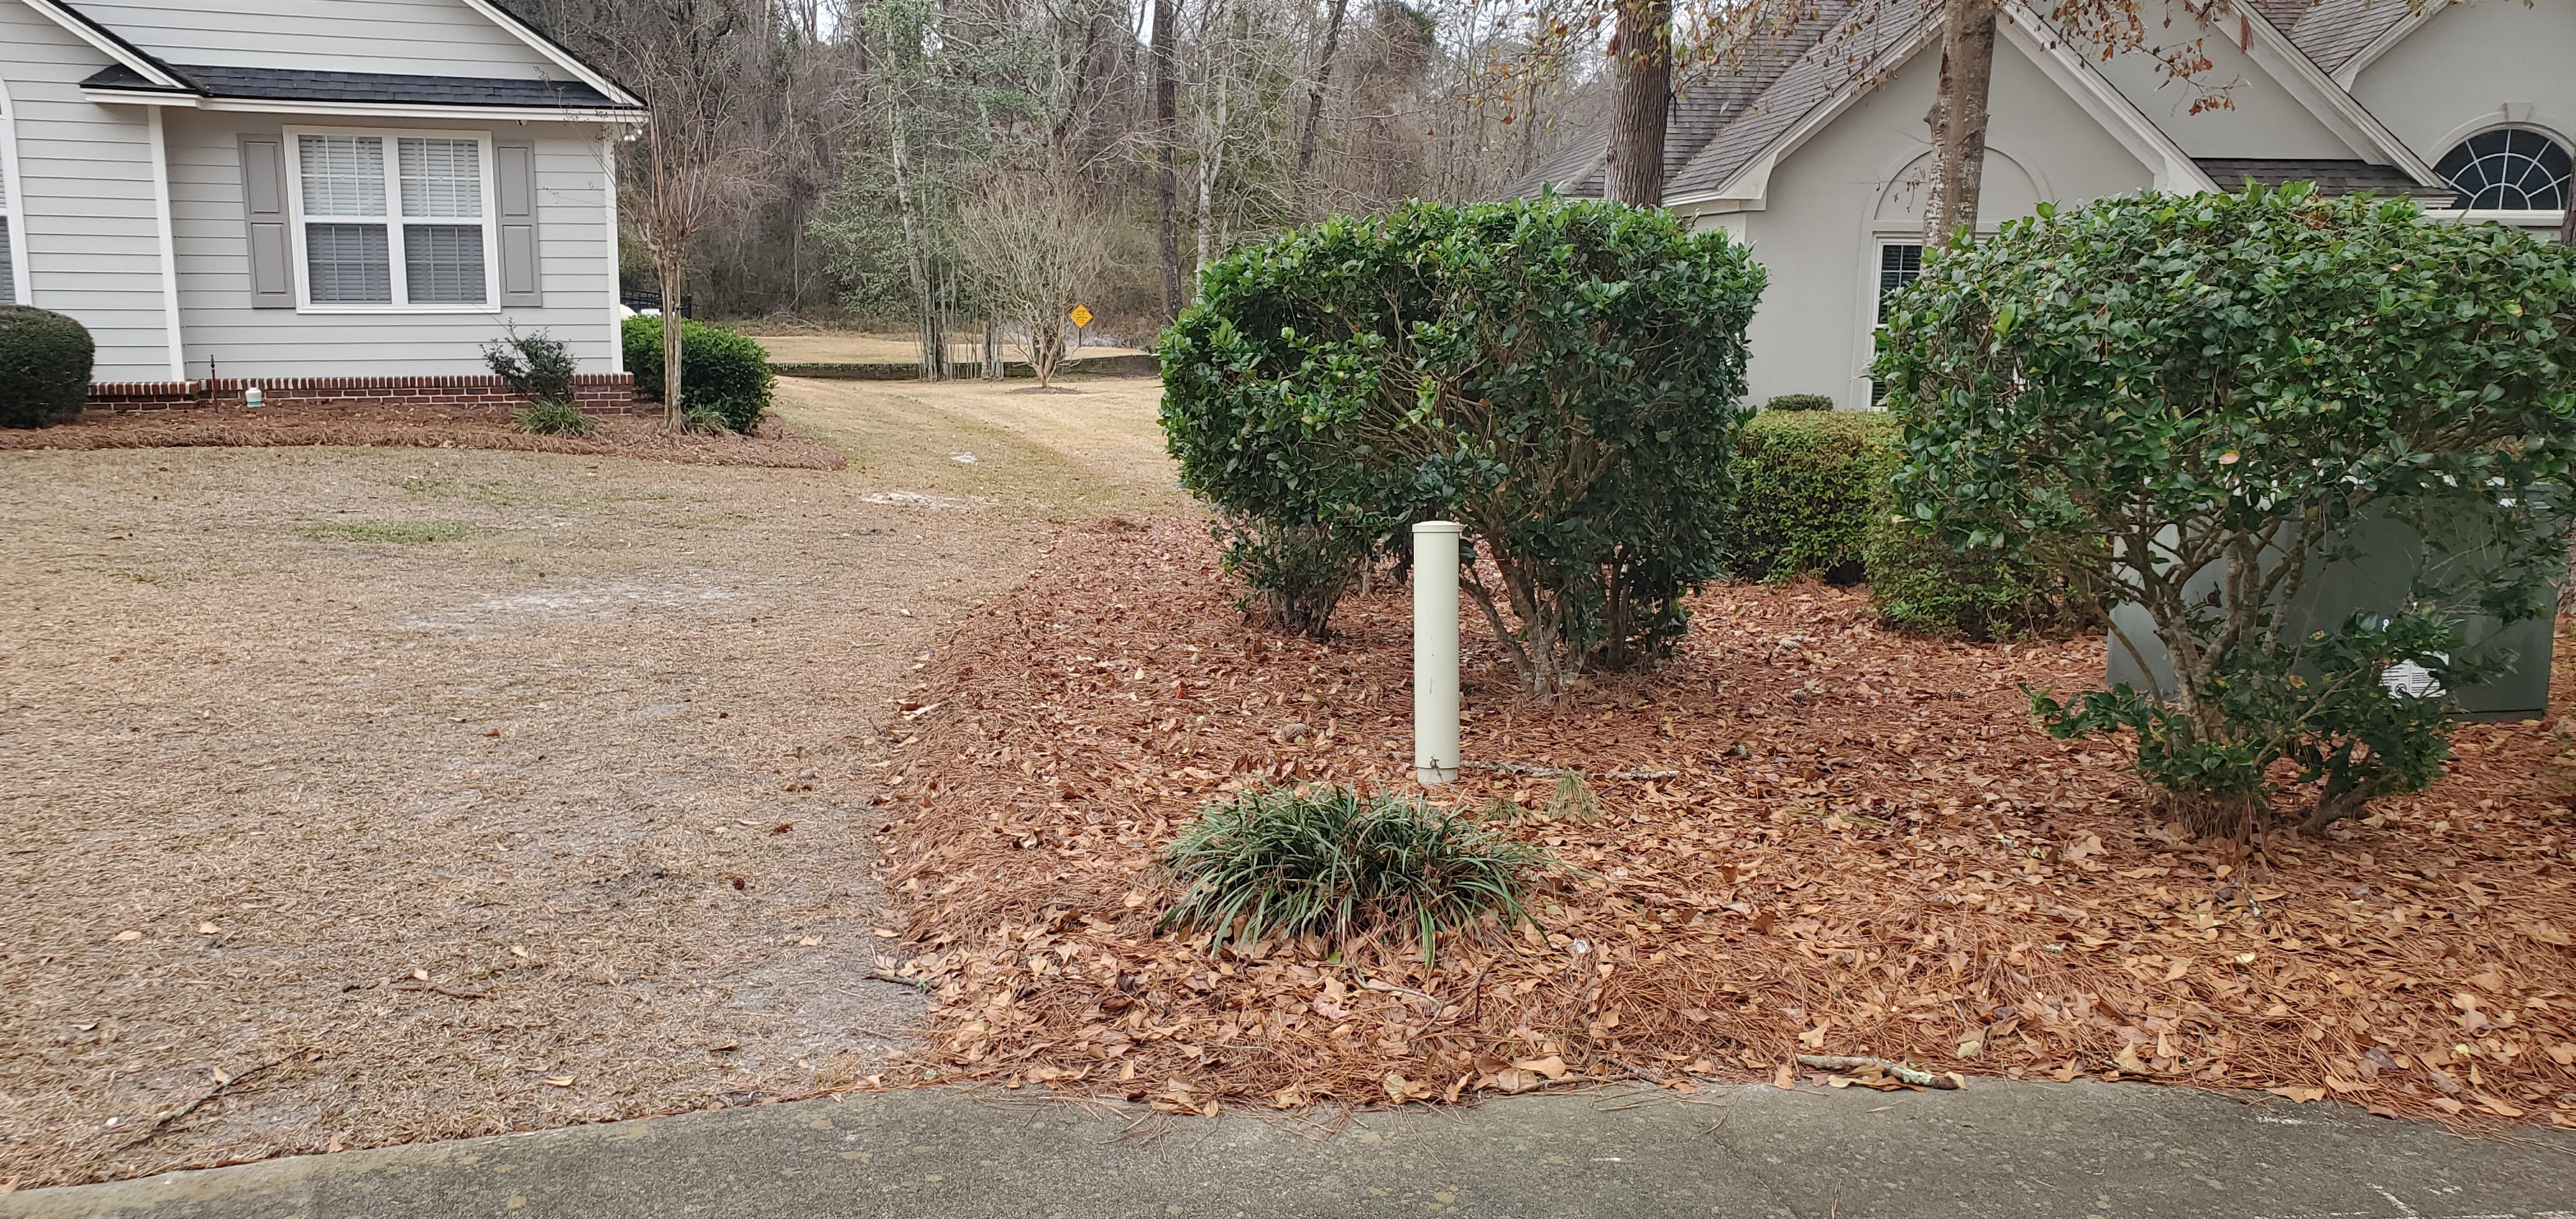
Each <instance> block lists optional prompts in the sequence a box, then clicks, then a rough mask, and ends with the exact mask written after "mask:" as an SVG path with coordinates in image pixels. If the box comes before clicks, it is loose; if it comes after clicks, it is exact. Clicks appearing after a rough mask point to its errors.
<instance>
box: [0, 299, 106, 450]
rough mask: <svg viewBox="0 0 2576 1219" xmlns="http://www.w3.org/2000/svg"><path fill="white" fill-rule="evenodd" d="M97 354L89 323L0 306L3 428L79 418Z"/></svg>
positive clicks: (21, 307)
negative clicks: (82, 323) (91, 340)
mask: <svg viewBox="0 0 2576 1219" xmlns="http://www.w3.org/2000/svg"><path fill="white" fill-rule="evenodd" d="M97 355H98V348H97V347H96V345H94V344H93V343H91V342H90V337H89V328H88V327H85V326H83V325H81V324H80V323H79V322H76V321H73V320H72V319H70V318H68V317H64V316H63V315H62V314H59V313H49V312H47V311H45V310H42V309H36V308H31V307H28V306H24V305H0V427H16V428H37V427H52V426H53V425H55V424H57V423H69V422H71V421H72V420H74V419H77V418H79V417H80V413H81V406H82V404H84V403H86V402H87V401H88V400H89V375H90V369H91V366H92V365H93V364H94V363H95V361H96V359H97Z"/></svg>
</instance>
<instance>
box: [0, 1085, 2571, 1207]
mask: <svg viewBox="0 0 2576 1219" xmlns="http://www.w3.org/2000/svg"><path fill="white" fill-rule="evenodd" d="M19 1215H26V1216H109V1215H114V1216H138V1217H144V1216H148V1217H150V1219H182V1217H187V1219H235V1217H239V1219H251V1217H254V1216H255V1217H257V1219H286V1217H287V1216H299V1217H303V1219H325V1217H328V1219H354V1217H359V1216H365V1217H368V1219H410V1217H414V1216H451V1215H494V1216H520V1217H526V1219H537V1217H541V1216H543V1217H551V1216H580V1217H583V1219H595V1217H611V1216H616V1217H624V1216H655V1217H659V1216H684V1215H685V1216H701V1215H705V1216H735V1215H742V1216H760V1217H762V1219H797V1217H802V1216H836V1217H837V1216H875V1215H884V1216H905V1217H907V1219H909V1217H917V1216H937V1217H939V1219H981V1217H984V1216H1014V1217H1016V1216H1049V1217H1061V1219H1077V1217H1081V1219H1088V1217H1092V1216H1101V1217H1117V1219H1128V1217H1132V1216H1175V1215H1177V1216H1237V1215H1254V1216H1317V1217H1331V1216H1350V1215H1480V1216H1557V1215H1563V1216H1664V1215H1672V1216H1680V1215H1726V1216H1797V1217H1801V1219H1804V1217H1807V1216H1814V1217H1817V1219H1840V1217H1842V1216H1852V1217H1862V1216H1945V1217H1947V1216H1977V1217H1980V1219H1988V1217H1991V1219H2012V1217H2018V1216H2031V1217H2034V1219H2037V1217H2042V1216H2045V1217H2048V1219H2060V1217H2063V1219H2080V1217H2085V1216H2102V1217H2105V1219H2125V1217H2129V1216H2190V1217H2193V1219H2253V1217H2256V1216H2264V1217H2271V1219H2288V1217H2291V1216H2311V1217H2318V1219H2322V1217H2324V1216H2338V1217H2352V1219H2359V1217H2374V1216H2387V1217H2389V1219H2468V1217H2470V1216H2477V1217H2480V1219H2485V1217H2491V1216H2492V1217H2497V1219H2501V1217H2503V1216H2561V1217H2568V1219H2576V1139H2570V1138H2567V1137H2564V1136H2563V1135H2561V1134H2559V1133H2556V1132H2536V1133H2535V1135H2534V1136H2533V1137H2532V1138H2531V1139H2530V1140H2527V1141H2523V1142H2515V1143H2506V1142H2496V1141H2485V1140H2468V1139H2461V1138H2458V1137H2456V1136H2453V1135H2451V1134H2448V1133H2445V1132H2444V1131H2442V1130H2440V1129H2438V1128H2435V1127H2431V1126H2422V1125H2412V1124H2406V1123H2399V1122H2390V1121H2384V1120H2381V1119H2378V1118H2373V1117H2370V1116H2367V1115H2365V1114H2363V1113H2361V1112H2360V1111H2359V1110H2356V1109H2350V1108H2340V1107H2339V1108H2328V1107H2326V1106H2324V1105H2317V1104H2311V1105H2290V1104H2288V1103H2286V1102H2273V1101H2270V1100H2269V1099H2268V1098H2267V1099H2266V1100H2265V1102H2264V1103H2261V1104H2255V1105H2248V1104H2246V1103H2244V1102H2242V1101H2240V1100H2236V1099H2231V1098H2229V1097H2226V1096H2218V1095H2211V1094H2208V1093H2195V1092H2187V1091H2184V1090H2181V1089H2177V1088H2153V1087H2143V1086H2137V1085H2125V1084H2098V1083H2075V1084H2063V1085H2057V1084H2030V1083H2024V1084H2015V1083H2007V1082H2004V1081H2000V1080H1986V1079H1979V1080H1975V1081H1972V1082H1971V1084H1970V1086H1969V1087H1968V1088H1966V1089H1964V1090H1962V1091H1957V1092H1914V1093H1878V1092H1870V1091H1865V1090H1863V1089H1859V1088H1853V1089H1849V1090H1847V1091H1839V1092H1837V1091H1825V1090H1819V1089H1805V1088H1802V1089H1800V1090H1799V1091H1797V1092H1795V1093H1789V1092H1782V1091H1778V1090H1776V1089H1772V1088H1764V1087H1752V1088H1743V1089H1738V1090H1733V1091H1727V1092H1722V1093H1714V1094H1707V1093H1704V1094H1702V1095H1700V1096H1697V1097H1689V1098H1683V1097H1677V1096H1675V1095H1673V1094H1672V1093H1669V1092H1652V1091H1628V1090H1614V1091H1606V1092H1599V1093H1592V1094H1586V1095H1577V1096H1547V1097H1527V1098H1521V1099H1515V1100H1505V1101H1498V1102H1495V1103H1491V1104H1487V1105H1484V1106H1482V1107H1480V1108H1475V1109H1468V1110H1455V1111H1425V1110H1414V1111H1410V1112H1405V1113H1398V1114H1385V1113H1379V1114H1362V1115H1358V1116H1357V1117H1355V1118H1353V1119H1352V1120H1351V1121H1350V1122H1349V1123H1348V1124H1347V1125H1346V1126H1344V1127H1343V1128H1342V1129H1341V1130H1340V1131H1339V1132H1337V1133H1329V1134H1328V1133H1327V1132H1326V1131H1325V1130H1323V1129H1321V1128H1318V1127H1316V1126H1313V1125H1311V1124H1307V1123H1302V1122H1298V1121H1294V1120H1287V1119H1266V1118H1261V1117H1252V1116H1243V1117H1234V1116H1228V1117H1223V1118H1219V1119H1216V1120H1204V1119H1190V1120H1175V1119H1169V1118H1165V1117H1163V1116H1161V1115H1159V1114H1154V1113H1152V1112H1150V1111H1145V1110H1135V1109H1125V1110H1118V1111H1112V1110H1109V1109H1106V1108H1103V1109H1099V1110H1096V1111H1091V1112H1086V1111H1085V1110H1084V1109H1082V1108H1077V1107H1075V1106H1072V1105H1068V1104H1064V1103H1060V1102H1054V1101H1050V1100H1047V1099H1046V1098H1045V1097H1043V1096H1042V1095H1038V1094H1033V1093H1015V1092H1002V1091H994V1090H945V1089H930V1090H920V1091H910V1092H895V1093H886V1094H879V1095H861V1096H852V1097H850V1098H848V1099H847V1100H846V1101H845V1102H842V1103H834V1102H831V1101H813V1102H805V1103H800V1104H792V1105H771V1106H766V1107H761V1108H754V1109H737V1110H728V1111H723V1112H712V1113H698V1114H689V1115H684V1116H679V1117H669V1118H661V1119H657V1120H652V1121H641V1122H626V1123H620V1124H617V1125H606V1126H587V1127H578V1128H574V1129H569V1130H556V1131H547V1132H543V1133H537V1134H525V1135H511V1136H506V1137H501V1138H490V1139H476V1140H472V1141H468V1142H460V1143H442V1144H435V1145H427V1146H419V1147H403V1148H390V1149H386V1150H380V1151H352V1152H342V1153H340V1154H338V1155H332V1156H327V1157H326V1156H307V1157H301V1158H296V1159H286V1160H275V1161H270V1162H267V1163H262V1164H249V1165H243V1166H240V1167H235V1168H224V1169H215V1170H211V1171H205V1172H183V1173H172V1174H169V1175H166V1176H161V1177H154V1178H149V1179H145V1180H139V1181H126V1182H118V1183H115V1184H110V1185H96V1186H85V1187H81V1188H77V1189H60V1190H39V1191H34V1192H30V1193H21V1194H16V1195H12V1196H9V1197H0V1216H19Z"/></svg>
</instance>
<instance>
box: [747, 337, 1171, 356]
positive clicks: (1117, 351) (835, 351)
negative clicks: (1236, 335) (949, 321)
mask: <svg viewBox="0 0 2576 1219" xmlns="http://www.w3.org/2000/svg"><path fill="white" fill-rule="evenodd" d="M752 337H753V338H755V339H757V340H759V342H760V345H761V346H763V347H766V348H768V349H769V356H770V358H771V359H773V360H781V361H788V362H813V363H818V364H905V363H910V362H912V361H914V360H917V359H920V358H921V340H919V339H917V338H915V337H913V336H912V335H909V334H864V333H860V332H857V331H848V330H826V331H803V332H797V333H782V334H756V335H753V336H752ZM1066 341H1067V342H1071V341H1072V340H1071V336H1067V339H1066ZM1002 348H1003V350H1002V357H1003V358H1004V359H1009V360H1019V359H1025V358H1027V356H1028V353H1027V352H1026V351H1023V350H1021V349H1020V347H1019V346H1018V345H1016V344H1012V343H1004V344H1003V345H1002ZM1142 350H1143V349H1142V348H1136V347H1115V346H1100V345H1097V344H1094V345H1087V346H1084V347H1082V348H1080V349H1078V350H1074V351H1070V352H1067V353H1066V354H1068V355H1070V356H1072V357H1074V358H1075V359H1085V358H1088V357H1091V356H1117V355H1136V354H1139V353H1140V352H1141V351H1142ZM948 358H950V359H952V360H975V359H981V358H982V354H981V353H980V352H979V351H978V350H977V344H975V343H952V344H950V345H949V353H948Z"/></svg>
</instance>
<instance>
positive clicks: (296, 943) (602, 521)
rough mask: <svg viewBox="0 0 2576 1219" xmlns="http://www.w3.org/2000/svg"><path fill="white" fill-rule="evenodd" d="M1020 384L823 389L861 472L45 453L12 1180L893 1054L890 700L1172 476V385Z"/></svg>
mask: <svg viewBox="0 0 2576 1219" xmlns="http://www.w3.org/2000/svg"><path fill="white" fill-rule="evenodd" d="M1140 386H1141V388H1140ZM1113 388H1115V387H1114V386H1113ZM989 393H990V391H980V390H973V389H971V388H970V389H969V390H966V391H953V392H952V391H945V390H944V389H943V387H929V391H928V392H921V393H888V392H882V391H880V392H875V393H871V392H869V391H867V390H866V389H865V388H863V387H846V386H840V385H830V386H816V385H812V384H809V383H799V382H789V383H787V384H786V385H785V386H783V387H782V413H783V414H784V415H786V416H787V417H788V418H789V419H790V420H791V421H793V422H795V423H796V424H797V425H798V426H799V427H801V428H804V429H805V430H807V431H809V432H811V433H814V434H819V435H823V436H826V437H829V438H830V439H831V440H833V441H834V442H835V443H836V444H838V445H839V446H840V447H842V448H843V449H844V450H845V451H847V452H848V453H849V454H850V456H851V459H852V460H851V464H850V467H849V468H848V469H846V470H839V471H829V470H805V469H734V468H711V467H704V466H683V465H669V464H661V463H652V462H642V461H631V460H623V459H619V458H615V457H595V456H581V455H565V454H548V453H509V452H488V451H475V450H465V449H459V450H441V449H420V448H364V449H353V448H319V447H307V448H292V449H271V448H190V449H120V450H107V451H89V452H71V451H56V452H24V451H19V452H6V453H0V516H5V518H6V519H7V520H8V521H9V522H10V528H9V529H7V530H6V531H5V532H0V751H5V756H7V757H8V758H9V759H10V763H9V773H10V780H9V782H8V783H7V784H6V786H5V788H0V815H5V820H0V1025H5V1027H6V1028H8V1029H9V1030H10V1035H9V1037H8V1038H7V1040H6V1042H5V1044H0V1185H5V1184H6V1183H9V1182H13V1181H14V1182H15V1183H16V1184H17V1185H19V1186H32V1185H38V1184H54V1183H64V1182H74V1181H82V1180H91V1179H98V1178H103V1177H122V1176H132V1175H138V1174H142V1173H147V1172H154V1171H159V1170H163V1169H168V1168H174V1167H181V1166H197V1165H209V1164H216V1163H222V1162H228V1161H234V1160H240V1159H247V1158H257V1157H261V1156H267V1155H274V1154H280V1153H286V1152H295V1151H318V1150H324V1149H326V1148H331V1147H341V1146H367V1145H377V1144H384V1143H393V1142H402V1141H411V1140H421V1139H433V1138H445V1137H454V1136H462V1135H473V1134H482V1133H489V1132H495V1131H505V1130H513V1129H530V1128H536V1127H543V1126H553V1125H562V1124H567V1123H576V1122H586V1121H597V1120H606V1119H610V1118H621V1117H630V1116H635V1115H638V1114H648V1113H658V1112H668V1111H673V1110H679V1109H686V1108H694V1107H704V1106H710V1105H732V1104H743V1103H754V1102H758V1101H761V1100H766V1099H770V1098H775V1097H780V1096H792V1095H798V1094H804V1093H809V1092H812V1091H815V1090H817V1089H820V1088H825V1087H829V1086H833V1085H836V1084H843V1083H847V1082H849V1081H852V1080H855V1079H860V1078H863V1077H864V1076H865V1075H867V1074H869V1073H871V1072H872V1071H874V1070H876V1069H878V1067H879V1065H880V1064H881V1062H882V1061H883V1058H884V1055H885V1054H886V1052H887V1050H888V1048H889V1047H890V1046H892V1045H896V1044H901V1043H902V1042H903V1041H904V1040H905V1039H906V1038H907V1036H908V1033H909V1030H910V1029H911V1027H912V1025H913V1023H914V1022H915V1021H916V1020H917V1018H918V1015H919V1008H918V999H917V997H916V996H915V995H914V994H913V993H912V992H911V991H910V990H909V989H908V988H905V987H900V986H893V985H888V984H886V983H882V982H877V981H872V980H869V978H868V977H867V975H868V973H869V971H870V970H871V969H872V967H873V966H874V963H875V949H876V947H877V945H878V943H879V941H878V940H877V938H876V935H875V931H874V929H875V928H876V927H878V926H880V925H881V924H882V923H883V922H884V919H883V917H882V916H881V914H880V901H881V899H880V896H879V894H878V891H877V888H876V885H875V883H874V882H873V880H872V879H871V869H872V867H873V866H874V864H875V856H874V851H873V847H872V845H871V841H870V835H871V832H872V830H873V829H874V827H875V825H876V824H877V821H876V818H875V816H874V815H873V811H872V809H871V808H870V805H869V796H870V794H871V793H873V792H874V791H876V790H879V783H878V780H879V775H880V771H879V769H878V764H879V761H880V757H881V755H880V752H879V736H878V731H879V728H880V726H881V725H882V724H883V723H884V722H885V719H886V716H887V715H888V712H889V703H890V699H889V696H890V694H891V693H892V692H893V691H894V690H896V689H898V688H899V687H900V686H901V685H903V684H904V682H905V681H906V680H907V678H908V676H909V671H910V670H911V669H912V668H913V667H914V666H915V665H916V664H917V658H918V657H919V656H920V655H921V654H922V652H923V650H924V649H925V648H926V647H927V646H928V645H929V644H930V643H931V642H932V641H933V639H934V638H935V637H936V635H937V634H938V633H939V631H940V630H941V628H942V624H944V623H946V622H948V621H950V620H951V619H952V618H953V617H954V616H955V615H957V614H958V613H960V612H961V611H962V610H964V609H965V608H967V607H969V606H971V605H973V604H975V603H976V602H977V601H978V600H980V599H986V598H990V597H992V596H994V595H996V594H997V593H999V592H1001V591H1002V590H1004V589H1005V588H1006V587H1008V586H1009V585H1011V584H1013V583H1015V582H1016V581H1018V580H1019V579H1021V578H1022V577H1023V576H1024V575H1025V573H1027V572H1028V571H1029V570H1030V568H1031V565H1032V563H1033V562H1034V560H1035V559H1036V557H1037V556H1038V555H1039V553H1040V552H1041V551H1042V549H1043V548H1044V546H1045V544H1046V542H1047V538H1048V533H1049V531H1048V529H1047V528H1046V525H1045V522H1046V521H1048V520H1050V519H1053V520H1072V519H1078V518H1080V517H1083V516H1085V515H1089V514H1093V513H1096V512H1100V511H1109V510H1117V509H1120V508H1123V507H1127V506H1151V505H1155V504H1166V503H1169V502H1171V499H1172V497H1173V493H1172V492H1170V491H1169V489H1168V488H1169V484H1170V475H1169V470H1168V467H1165V468H1163V469H1161V470H1159V471H1157V470H1155V469H1153V468H1152V460H1151V459H1150V457H1151V454H1153V453H1154V452H1156V451H1157V449H1156V446H1157V445H1158V444H1159V441H1157V440H1155V439H1154V432H1153V424H1152V415H1151V403H1152V401H1153V393H1152V390H1151V383H1150V382H1145V383H1137V384H1131V385H1128V386H1126V387H1124V388H1120V389H1116V392H1099V393H1088V394H1080V395H1037V396H1027V397H1023V398H1019V399H1010V398H1008V397H1003V398H1000V399H997V401H996V402H987V401H985V400H983V399H982V398H980V397H978V396H977V395H978V394H989ZM997 403H998V404H997ZM1140 408H1141V409H1140ZM957 453H972V454H974V455H975V457H976V459H977V460H976V461H975V462H974V463H972V464H969V463H966V462H962V461H959V460H956V459H955V458H954V457H953V456H952V455H953V454H957ZM1104 470H1106V471H1110V472H1111V473H1108V474H1103V473H1101V472H1102V471H1104ZM227 1079H229V1080H231V1081H232V1082H230V1083H229V1084H226V1083H225V1082H224V1081H226V1080H227ZM209 1094H212V1095H213V1099H212V1100H210V1101H207V1102H206V1103H204V1104H202V1105H201V1106H199V1107H197V1108H195V1109H194V1110H193V1111H190V1112H187V1113H186V1114H185V1115H184V1116H179V1117H177V1118H175V1119H174V1120H172V1121H170V1122H169V1124H168V1126H167V1127H166V1128H164V1129H159V1130H157V1131H156V1130H155V1122H156V1118H158V1117H159V1116H160V1115H164V1114H171V1113H173V1112H175V1111H177V1110H178V1109H180V1108H181V1107H182V1106H186V1105H188V1104H189V1103H190V1102H192V1101H196V1100H199V1099H200V1098H202V1097H206V1096H208V1095H209ZM147 1135H149V1136H150V1137H149V1138H148V1139H147V1138H146V1137H145V1136H147Z"/></svg>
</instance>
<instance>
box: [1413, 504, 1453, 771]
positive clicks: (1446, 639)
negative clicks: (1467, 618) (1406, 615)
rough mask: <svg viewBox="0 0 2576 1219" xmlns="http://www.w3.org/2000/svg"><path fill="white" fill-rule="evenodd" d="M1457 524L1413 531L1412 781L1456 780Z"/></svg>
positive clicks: (1428, 524) (1423, 524) (1442, 523)
mask: <svg viewBox="0 0 2576 1219" xmlns="http://www.w3.org/2000/svg"><path fill="white" fill-rule="evenodd" d="M1463 529H1464V526H1461V525H1460V524H1458V522H1456V521H1423V522H1421V523H1420V524H1417V525H1415V526H1414V527H1413V777H1414V778H1416V779H1418V780H1420V781H1421V782H1422V783H1423V784H1424V785H1426V786H1429V785H1434V784H1440V783H1451V782H1455V781H1456V780H1457V778H1458V534H1459V533H1460V532H1461V531H1462V530H1463Z"/></svg>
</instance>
